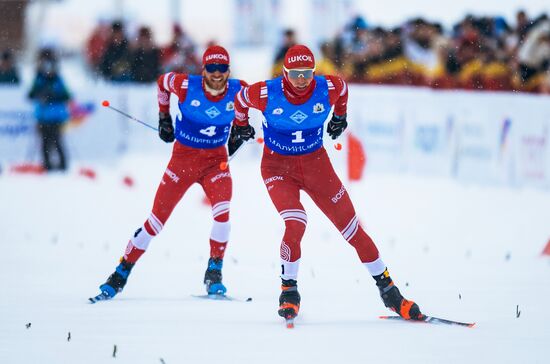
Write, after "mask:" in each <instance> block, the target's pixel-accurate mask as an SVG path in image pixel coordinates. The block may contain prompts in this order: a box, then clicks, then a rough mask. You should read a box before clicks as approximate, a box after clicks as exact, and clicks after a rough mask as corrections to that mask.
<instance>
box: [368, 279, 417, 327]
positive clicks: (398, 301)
mask: <svg viewBox="0 0 550 364" xmlns="http://www.w3.org/2000/svg"><path fill="white" fill-rule="evenodd" d="M373 278H374V280H375V281H376V286H377V287H378V289H379V290H380V297H382V302H384V305H385V306H386V307H388V308H389V309H390V310H392V311H394V312H395V313H397V314H398V315H399V316H401V317H403V318H404V319H406V320H421V319H422V318H423V317H424V315H423V314H422V313H421V312H420V308H419V307H418V305H417V304H416V303H414V302H413V301H409V300H407V299H405V298H404V297H403V296H402V295H401V292H399V289H398V288H397V287H396V286H395V284H394V283H393V281H392V279H391V277H390V274H389V272H388V270H387V269H386V270H385V271H384V273H382V274H380V275H378V276H373Z"/></svg>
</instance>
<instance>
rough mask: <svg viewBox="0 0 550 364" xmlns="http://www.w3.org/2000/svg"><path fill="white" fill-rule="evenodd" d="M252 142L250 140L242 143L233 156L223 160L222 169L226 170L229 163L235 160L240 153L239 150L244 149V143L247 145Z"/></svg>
mask: <svg viewBox="0 0 550 364" xmlns="http://www.w3.org/2000/svg"><path fill="white" fill-rule="evenodd" d="M250 143H251V142H249V141H246V142H244V143H242V144H241V145H240V146H239V147H238V148H237V150H236V151H235V153H233V155H232V156H231V157H229V158H227V162H221V163H220V169H221V170H222V171H225V170H226V169H227V167H228V166H229V163H230V162H231V161H232V160H233V158H235V156H236V155H237V153H239V151H240V150H241V149H243V147H244V145H245V144H250Z"/></svg>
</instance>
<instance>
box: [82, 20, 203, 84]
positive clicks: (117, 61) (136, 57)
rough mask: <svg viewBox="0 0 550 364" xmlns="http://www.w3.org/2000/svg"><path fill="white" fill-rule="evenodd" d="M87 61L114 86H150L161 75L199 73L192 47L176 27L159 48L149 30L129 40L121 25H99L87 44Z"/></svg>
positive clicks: (144, 27)
mask: <svg viewBox="0 0 550 364" xmlns="http://www.w3.org/2000/svg"><path fill="white" fill-rule="evenodd" d="M86 58H87V61H88V63H89V65H90V67H91V68H92V70H93V71H94V72H95V73H97V74H98V75H100V76H101V77H103V78H104V79H106V80H109V81H113V82H139V83H150V82H154V81H155V80H156V79H157V77H158V76H159V75H160V74H161V73H164V72H169V71H175V72H184V73H200V71H201V63H200V58H199V57H198V56H197V53H196V46H195V43H194V42H193V41H192V40H191V38H190V37H189V36H188V35H187V34H186V33H185V32H184V31H183V30H182V28H181V27H180V26H179V25H177V24H176V25H174V26H173V29H172V39H171V41H170V43H169V44H168V45H166V46H165V47H159V46H158V45H157V44H155V42H154V40H153V34H152V32H151V29H150V28H149V27H146V26H142V27H140V28H139V29H138V31H137V34H136V35H135V36H134V37H132V38H129V37H128V32H127V31H126V29H125V26H124V24H123V23H122V22H118V21H115V22H113V23H104V22H102V23H100V24H99V25H98V26H97V27H96V29H95V30H94V31H93V33H92V34H91V36H90V37H89V39H88V41H87V44H86Z"/></svg>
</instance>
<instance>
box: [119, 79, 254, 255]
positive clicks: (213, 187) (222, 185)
mask: <svg viewBox="0 0 550 364" xmlns="http://www.w3.org/2000/svg"><path fill="white" fill-rule="evenodd" d="M203 82H204V81H203ZM228 83H229V82H228ZM240 83H241V86H245V85H246V83H245V82H244V81H240ZM188 84H189V76H188V75H187V74H177V73H173V72H170V73H166V74H163V75H161V76H160V77H159V78H158V81H157V86H158V103H159V110H160V112H163V113H169V112H170V95H171V94H175V95H176V96H177V97H178V101H179V103H180V105H181V104H182V103H184V102H185V101H186V98H188V97H189V98H193V101H195V98H198V96H200V97H206V99H208V101H211V102H214V103H216V102H219V101H220V100H222V99H224V98H225V97H226V96H227V95H226V94H227V92H228V88H226V90H225V92H224V93H222V94H220V95H217V96H212V95H211V94H210V93H208V92H206V91H205V90H204V84H203V87H202V90H201V91H198V92H203V95H191V94H189V92H188ZM232 103H233V102H231V106H232ZM220 106H221V107H220V109H224V108H225V107H226V106H225V105H220ZM182 116H183V118H182V119H181V121H180V120H178V122H186V115H185V114H183V115H182ZM222 162H227V150H226V147H225V145H221V146H218V147H214V148H198V147H191V146H188V145H184V144H182V143H181V142H179V141H178V140H176V141H175V143H174V148H173V151H172V156H171V158H170V161H169V162H168V166H167V168H166V171H165V173H164V175H163V176H162V180H161V181H160V184H159V187H158V189H157V193H156V195H155V200H154V203H153V209H152V211H151V214H150V215H149V217H148V219H147V220H146V221H145V223H144V224H143V226H142V227H140V228H139V229H138V230H137V231H136V232H135V234H134V236H133V237H132V238H131V239H130V241H129V242H128V246H127V248H126V252H125V255H124V259H125V260H126V261H128V262H130V263H135V262H136V261H137V260H138V259H139V257H140V256H141V255H142V254H143V253H144V252H145V250H146V249H147V247H148V245H149V242H150V241H151V239H152V238H153V237H154V236H155V235H157V234H158V233H160V231H161V230H162V228H163V226H164V224H165V223H166V221H167V220H168V218H169V217H170V215H171V213H172V211H173V210H174V208H175V207H176V205H177V204H178V202H179V201H180V200H181V198H182V197H183V195H184V194H185V192H186V191H187V190H188V189H189V187H190V186H191V185H193V184H194V183H198V184H200V185H201V187H202V188H203V190H204V192H205V194H206V197H207V198H208V200H209V201H210V204H211V206H212V217H213V219H214V221H213V226H212V231H211V235H210V256H211V257H212V258H223V256H224V253H225V248H226V245H227V241H228V239H229V231H230V222H229V204H230V201H231V194H232V181H231V172H230V170H229V168H227V169H225V170H221V169H220V164H221V163H222Z"/></svg>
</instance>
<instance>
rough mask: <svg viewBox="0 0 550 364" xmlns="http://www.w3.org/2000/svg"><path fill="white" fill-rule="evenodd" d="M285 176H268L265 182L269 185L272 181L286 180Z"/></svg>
mask: <svg viewBox="0 0 550 364" xmlns="http://www.w3.org/2000/svg"><path fill="white" fill-rule="evenodd" d="M284 180H285V179H284V177H283V176H273V177H269V178H266V179H265V180H264V183H265V184H266V185H267V184H269V183H271V182H275V181H284Z"/></svg>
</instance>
